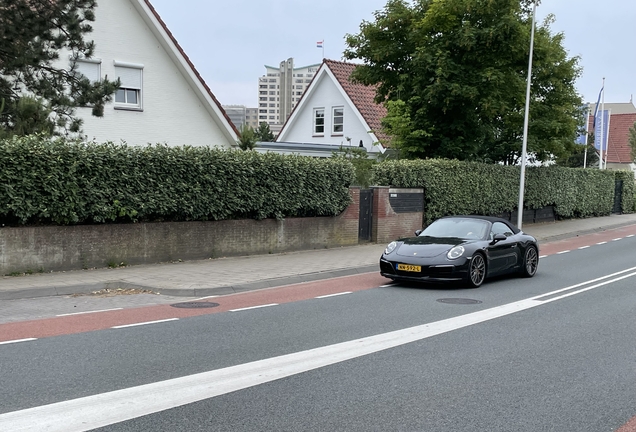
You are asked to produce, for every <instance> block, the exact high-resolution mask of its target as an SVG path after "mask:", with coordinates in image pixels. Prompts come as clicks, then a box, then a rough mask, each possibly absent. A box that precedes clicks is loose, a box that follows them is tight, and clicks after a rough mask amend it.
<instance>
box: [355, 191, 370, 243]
mask: <svg viewBox="0 0 636 432" xmlns="http://www.w3.org/2000/svg"><path fill="white" fill-rule="evenodd" d="M372 223H373V189H362V190H360V220H359V223H358V241H371V224H372Z"/></svg>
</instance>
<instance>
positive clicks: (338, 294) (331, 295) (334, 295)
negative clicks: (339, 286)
mask: <svg viewBox="0 0 636 432" xmlns="http://www.w3.org/2000/svg"><path fill="white" fill-rule="evenodd" d="M347 294H353V292H352V291H345V292H341V293H336V294H327V295H321V296H318V297H315V298H317V299H324V298H329V297H336V296H341V295H347Z"/></svg>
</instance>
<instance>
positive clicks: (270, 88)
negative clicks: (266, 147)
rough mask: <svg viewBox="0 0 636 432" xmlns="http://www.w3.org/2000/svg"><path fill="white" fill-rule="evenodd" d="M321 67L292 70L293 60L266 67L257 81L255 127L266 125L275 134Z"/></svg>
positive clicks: (316, 65)
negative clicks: (256, 119) (257, 124)
mask: <svg viewBox="0 0 636 432" xmlns="http://www.w3.org/2000/svg"><path fill="white" fill-rule="evenodd" d="M319 67H320V63H318V64H314V65H310V66H303V67H298V68H297V67H294V59H293V58H289V59H287V60H285V61H282V62H280V65H279V66H278V67H273V66H267V65H265V70H266V74H265V75H263V76H262V77H260V78H259V79H258V123H262V122H266V123H267V124H268V125H269V127H270V129H271V131H272V132H273V133H274V134H277V133H278V132H279V131H280V130H281V128H282V127H283V124H284V123H285V121H286V120H287V117H289V115H290V114H291V112H292V110H293V109H294V107H295V106H296V104H297V103H298V101H299V100H300V98H301V96H302V95H303V93H304V92H305V89H307V87H308V86H309V83H311V80H312V79H313V77H314V75H315V74H316V72H317V71H318V68H319Z"/></svg>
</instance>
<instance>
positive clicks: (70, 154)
mask: <svg viewBox="0 0 636 432" xmlns="http://www.w3.org/2000/svg"><path fill="white" fill-rule="evenodd" d="M353 176H354V169H353V166H352V165H351V163H350V162H349V161H346V160H335V159H313V158H306V157H301V156H285V155H279V154H273V153H268V154H259V153H257V152H244V151H237V150H220V149H214V148H208V147H203V148H202V147H168V146H165V145H149V146H147V147H129V146H126V145H115V144H112V143H105V144H96V143H81V142H77V141H66V140H64V139H55V140H53V139H46V138H42V137H38V136H29V137H23V138H13V139H11V140H3V141H0V184H1V185H2V186H1V188H0V220H1V221H2V223H5V224H16V223H18V224H48V223H55V224H77V223H103V222H112V221H116V222H130V221H194V220H221V219H242V218H253V219H264V218H269V217H275V218H284V217H302V216H332V215H336V214H338V213H340V212H342V211H343V210H344V209H345V208H346V207H347V205H349V203H350V196H349V191H348V187H349V186H350V185H351V182H352V181H353Z"/></svg>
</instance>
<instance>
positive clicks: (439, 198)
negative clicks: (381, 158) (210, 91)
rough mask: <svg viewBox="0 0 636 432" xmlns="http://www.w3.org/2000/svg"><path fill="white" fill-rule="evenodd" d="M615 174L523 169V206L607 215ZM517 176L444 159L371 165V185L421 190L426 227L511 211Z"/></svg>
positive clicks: (511, 169) (512, 169) (505, 169)
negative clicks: (442, 221)
mask: <svg viewBox="0 0 636 432" xmlns="http://www.w3.org/2000/svg"><path fill="white" fill-rule="evenodd" d="M615 173H616V171H599V170H592V169H578V168H562V167H557V166H551V167H529V168H528V169H526V182H525V186H526V187H525V192H524V207H525V208H527V209H538V208H541V207H545V206H554V209H555V213H556V216H557V217H559V218H574V217H589V216H603V215H609V214H610V213H611V211H612V206H613V199H614V179H615V175H616V174H615ZM627 174H629V175H630V176H632V182H631V187H632V188H633V174H631V173H629V172H628V173H627ZM620 175H623V174H620ZM519 178H520V168H519V167H517V166H503V165H491V164H482V163H477V162H460V161H457V160H445V159H427V160H398V161H385V162H383V163H380V164H378V165H376V166H374V167H373V182H374V184H377V185H385V186H394V187H404V188H413V187H421V188H424V191H425V206H426V211H425V213H426V216H425V217H426V223H430V222H431V221H433V220H435V219H437V218H439V217H442V216H446V215H453V214H486V215H497V214H502V213H506V212H512V211H515V210H517V207H518V201H519ZM627 183H630V182H625V184H627ZM630 197H631V198H630ZM629 199H633V194H632V193H628V192H627V190H625V192H624V194H623V211H624V212H629V211H631V209H632V208H633V205H632V206H630V205H629V204H630V203H629V201H628V200H629Z"/></svg>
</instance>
